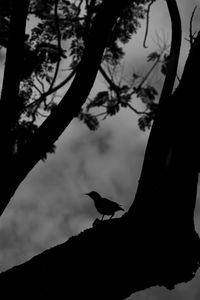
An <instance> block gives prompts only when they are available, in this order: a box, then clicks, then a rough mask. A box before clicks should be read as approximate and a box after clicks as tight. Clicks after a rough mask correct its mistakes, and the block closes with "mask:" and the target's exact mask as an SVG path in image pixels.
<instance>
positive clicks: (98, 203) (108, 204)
mask: <svg viewBox="0 0 200 300" xmlns="http://www.w3.org/2000/svg"><path fill="white" fill-rule="evenodd" d="M85 195H87V196H89V197H90V198H92V200H93V201H94V205H95V207H96V209H97V211H98V212H99V213H100V214H101V215H102V218H101V220H103V218H104V216H105V215H106V216H110V219H111V218H112V217H113V216H114V214H115V212H116V211H119V210H123V211H124V209H123V208H122V207H121V205H119V204H118V203H116V202H114V201H111V200H109V199H106V198H102V197H101V195H100V194H99V193H97V192H95V191H92V192H90V193H86V194H85Z"/></svg>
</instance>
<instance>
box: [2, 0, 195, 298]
mask: <svg viewBox="0 0 200 300" xmlns="http://www.w3.org/2000/svg"><path fill="white" fill-rule="evenodd" d="M177 2H178V5H179V7H180V12H181V16H182V24H183V37H184V38H186V37H187V36H188V28H189V27H188V26H189V20H190V15H191V12H192V10H193V8H194V5H195V4H198V2H199V1H195V0H178V1H177ZM199 11H200V9H199V10H198V13H197V15H196V17H195V19H194V21H195V24H194V26H197V23H198V19H197V16H199ZM156 32H157V33H158V34H160V35H161V36H162V34H164V36H166V37H168V39H169V40H170V22H169V17H168V12H167V9H166V4H165V1H164V0H157V1H156V3H155V4H154V5H153V7H152V13H151V17H150V31H149V35H148V39H147V45H149V48H148V49H146V50H144V49H142V47H141V44H142V39H143V36H144V28H142V29H141V31H140V32H139V34H138V36H137V37H134V38H133V40H132V41H131V42H130V44H129V45H128V46H127V49H126V50H127V56H126V61H125V68H126V70H127V72H132V71H133V70H135V69H136V70H139V71H141V72H143V71H144V70H145V66H144V58H145V57H146V56H147V54H148V53H149V52H150V49H153V48H154V49H155V50H156V45H155V43H154V41H153V40H154V39H155V34H156ZM188 46H189V45H188V43H187V42H186V41H184V40H183V47H182V53H183V54H182V56H181V61H180V72H181V70H182V68H183V64H184V59H185V56H186V54H187V52H188ZM152 47H153V48H152ZM0 55H1V53H0ZM136 62H137V63H136ZM147 68H148V65H147ZM98 84H99V83H98ZM101 84H102V81H101ZM147 137H148V133H143V132H141V131H140V130H139V129H138V127H137V116H136V115H134V114H133V113H132V112H130V111H128V110H125V109H124V110H122V111H121V112H120V113H119V114H118V115H117V116H115V117H113V118H110V119H108V120H106V121H104V122H103V123H102V124H101V127H100V129H99V130H98V131H96V132H91V131H89V130H88V129H87V128H86V126H85V125H84V124H82V123H80V122H79V121H78V120H73V122H72V123H71V124H70V126H69V127H68V128H67V129H66V131H65V132H64V133H63V135H62V136H61V137H60V139H59V141H58V143H57V151H56V154H55V155H50V156H49V157H48V160H47V161H46V163H42V162H40V163H39V164H38V165H37V166H36V167H35V168H34V170H33V171H32V172H31V173H30V174H29V176H28V177H27V179H26V180H25V181H24V182H23V184H21V186H20V187H19V189H18V191H17V192H16V194H15V196H14V197H13V200H12V202H11V203H10V205H9V206H8V208H7V210H6V211H5V213H4V215H3V216H2V217H1V219H0V270H3V269H6V268H9V267H11V266H12V265H14V264H16V263H20V262H23V261H25V260H26V259H28V258H30V257H31V256H33V255H35V254H37V253H39V252H41V251H43V250H45V249H46V248H48V247H52V246H54V245H56V244H57V243H60V242H62V241H64V240H66V239H67V238H68V237H69V236H71V235H73V234H76V233H78V232H80V231H81V230H83V229H84V228H87V227H91V225H92V222H93V221H94V219H95V218H96V217H98V213H97V212H96V210H95V208H94V206H93V203H92V202H91V201H90V200H89V198H88V197H86V196H84V194H85V193H86V192H89V191H91V190H97V191H98V192H99V193H101V194H102V195H104V196H106V197H108V198H110V199H113V200H115V201H117V202H119V203H121V204H122V205H123V206H124V208H125V210H127V209H128V208H129V206H130V205H131V202H132V200H133V199H134V194H135V191H136V188H137V182H138V179H139V175H140V170H141V166H142V160H143V155H144V150H145V146H146V141H147ZM197 208H198V209H197V213H196V217H195V219H196V224H197V228H198V229H200V217H199V214H200V205H199V202H198V205H197ZM118 216H120V213H119V214H118ZM199 283H200V277H199V275H198V276H196V277H195V279H194V280H193V281H191V282H190V283H188V284H183V285H179V286H178V287H177V288H176V289H175V290H174V291H170V292H169V291H167V290H166V289H164V288H152V289H148V290H146V291H144V292H140V293H136V294H135V295H133V296H132V297H130V300H147V299H148V300H158V299H159V300H165V299H167V300H170V299H171V300H184V299H190V300H196V299H200V297H199V296H200V289H199V286H200V284H199Z"/></svg>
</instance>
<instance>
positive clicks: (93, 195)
mask: <svg viewBox="0 0 200 300" xmlns="http://www.w3.org/2000/svg"><path fill="white" fill-rule="evenodd" d="M85 195H87V196H89V197H90V198H92V199H93V200H97V199H99V198H101V196H100V195H99V193H97V192H95V191H92V192H89V193H86V194H85Z"/></svg>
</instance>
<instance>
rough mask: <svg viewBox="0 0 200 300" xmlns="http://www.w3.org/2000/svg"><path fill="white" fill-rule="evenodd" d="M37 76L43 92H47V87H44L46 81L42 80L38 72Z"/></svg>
mask: <svg viewBox="0 0 200 300" xmlns="http://www.w3.org/2000/svg"><path fill="white" fill-rule="evenodd" d="M35 78H36V79H37V81H38V82H39V84H40V85H41V87H42V92H43V93H45V87H44V83H43V82H42V80H41V79H40V78H39V75H38V74H37V73H36V74H35Z"/></svg>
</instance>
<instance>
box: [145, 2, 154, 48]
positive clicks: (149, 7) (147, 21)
mask: <svg viewBox="0 0 200 300" xmlns="http://www.w3.org/2000/svg"><path fill="white" fill-rule="evenodd" d="M154 1H155V0H151V2H150V3H149V5H148V8H147V17H146V30H145V35H144V41H143V47H144V48H148V46H146V40H147V35H148V31H149V14H150V9H151V6H152V4H153V2H154Z"/></svg>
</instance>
